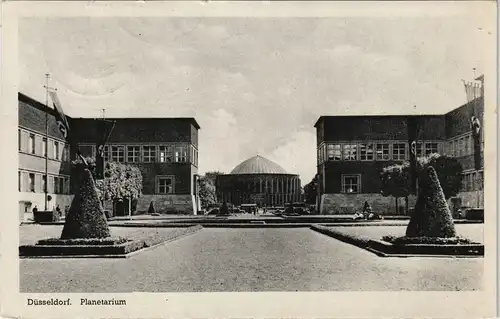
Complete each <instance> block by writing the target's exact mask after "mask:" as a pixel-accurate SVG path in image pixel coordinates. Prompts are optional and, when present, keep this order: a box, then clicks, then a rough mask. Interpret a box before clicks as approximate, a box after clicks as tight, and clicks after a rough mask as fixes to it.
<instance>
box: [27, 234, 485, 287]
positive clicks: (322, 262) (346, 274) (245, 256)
mask: <svg viewBox="0 0 500 319" xmlns="http://www.w3.org/2000/svg"><path fill="white" fill-rule="evenodd" d="M482 268H483V260H482V259H481V258H470V259H453V258H381V257H377V256H376V255H374V254H372V253H369V252H367V251H365V250H362V249H359V248H357V247H354V246H351V245H348V244H345V243H342V242H340V241H337V240H335V239H333V238H330V237H327V236H325V235H322V234H319V233H316V232H314V231H312V230H310V229H308V228H292V229H276V228H272V229H270V228H261V229H227V228H205V229H203V230H202V231H201V232H198V233H196V234H194V235H191V236H188V237H184V238H182V239H179V240H177V241H173V242H170V243H167V244H165V245H163V246H160V247H158V248H154V249H152V250H149V251H145V252H142V253H139V254H136V255H134V256H133V257H131V258H128V259H24V260H21V265H20V270H21V279H20V280H21V282H20V284H21V291H22V292H132V291H145V292H186V291H191V292H200V291H296V290H298V291H320V290H321V291H326V290H329V291H340V290H344V291H345V290H356V291H360V290H365V291H373V290H478V289H481V287H482V283H481V281H482V275H481V273H482Z"/></svg>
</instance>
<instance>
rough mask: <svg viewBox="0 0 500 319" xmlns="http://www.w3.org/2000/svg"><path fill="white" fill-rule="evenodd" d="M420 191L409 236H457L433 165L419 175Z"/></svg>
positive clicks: (408, 229)
mask: <svg viewBox="0 0 500 319" xmlns="http://www.w3.org/2000/svg"><path fill="white" fill-rule="evenodd" d="M418 182H419V185H418V186H419V188H418V189H419V193H418V197H417V203H416V205H415V212H414V213H413V214H412V216H411V219H410V222H409V224H408V228H407V229H406V236H407V237H444V238H448V237H455V236H456V231H455V225H454V223H453V217H452V215H451V212H450V209H449V207H448V203H447V202H446V199H445V196H444V193H443V189H442V188H441V185H440V184H439V180H438V178H437V174H436V171H435V170H434V168H433V167H432V166H428V167H427V168H426V169H425V174H424V173H422V174H420V176H419V180H418Z"/></svg>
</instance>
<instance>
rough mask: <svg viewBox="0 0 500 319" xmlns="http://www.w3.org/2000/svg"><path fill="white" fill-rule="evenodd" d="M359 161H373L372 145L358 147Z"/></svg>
mask: <svg viewBox="0 0 500 319" xmlns="http://www.w3.org/2000/svg"><path fill="white" fill-rule="evenodd" d="M359 159H360V160H362V161H373V144H372V143H368V144H360V145H359Z"/></svg>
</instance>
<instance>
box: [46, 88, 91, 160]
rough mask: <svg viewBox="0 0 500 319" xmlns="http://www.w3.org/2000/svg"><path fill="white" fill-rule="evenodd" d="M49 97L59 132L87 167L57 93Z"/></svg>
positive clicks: (52, 93) (51, 92)
mask: <svg viewBox="0 0 500 319" xmlns="http://www.w3.org/2000/svg"><path fill="white" fill-rule="evenodd" d="M49 95H50V98H51V99H52V103H53V104H54V110H55V118H56V123H57V127H58V128H59V131H60V132H61V134H62V136H63V137H64V139H65V140H66V142H67V143H68V144H69V146H70V148H73V149H74V150H75V152H76V155H78V156H79V157H80V159H81V160H82V162H83V164H84V165H85V166H87V161H85V158H84V157H83V155H82V153H81V152H80V149H79V148H78V145H77V144H76V140H75V139H74V137H73V135H72V134H71V130H70V127H69V122H68V119H67V118H66V115H64V111H63V109H62V105H61V102H60V101H59V97H58V96H57V93H56V92H55V91H49Z"/></svg>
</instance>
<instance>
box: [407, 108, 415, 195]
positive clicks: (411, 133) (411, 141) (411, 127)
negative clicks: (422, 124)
mask: <svg viewBox="0 0 500 319" xmlns="http://www.w3.org/2000/svg"><path fill="white" fill-rule="evenodd" d="M406 123H407V128H408V147H409V149H410V152H409V153H410V171H411V187H412V189H413V190H414V191H415V190H416V189H417V150H416V139H417V119H416V117H414V116H408V118H407V119H406Z"/></svg>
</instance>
